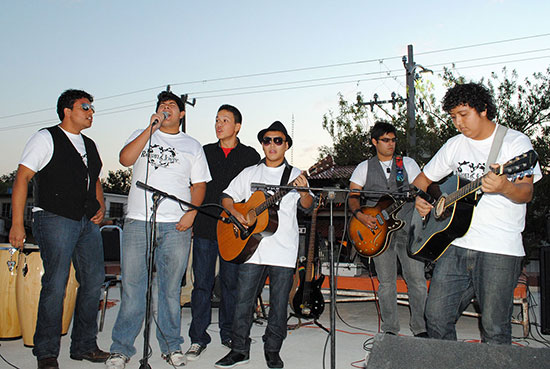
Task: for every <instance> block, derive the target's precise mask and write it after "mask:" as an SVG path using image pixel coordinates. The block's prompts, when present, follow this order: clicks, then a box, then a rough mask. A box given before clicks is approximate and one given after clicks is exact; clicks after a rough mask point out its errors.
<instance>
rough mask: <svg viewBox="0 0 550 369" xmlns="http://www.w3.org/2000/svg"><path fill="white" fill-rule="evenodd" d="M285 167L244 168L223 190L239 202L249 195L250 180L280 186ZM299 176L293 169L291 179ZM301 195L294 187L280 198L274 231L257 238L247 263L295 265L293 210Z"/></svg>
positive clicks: (296, 242) (296, 224) (295, 235)
mask: <svg viewBox="0 0 550 369" xmlns="http://www.w3.org/2000/svg"><path fill="white" fill-rule="evenodd" d="M284 169H285V166H284V165H281V166H279V167H277V168H272V167H268V166H266V165H265V164H264V163H262V164H259V165H253V166H251V167H247V168H245V169H243V170H242V171H241V173H239V174H238V175H237V176H236V177H235V178H233V180H232V181H231V183H230V184H229V186H228V187H227V188H226V189H225V190H224V191H223V192H224V193H225V194H227V195H229V196H231V198H232V199H233V201H235V202H241V201H243V200H248V199H249V198H250V196H252V190H251V188H250V184H251V183H252V182H256V183H264V184H271V185H279V184H280V183H281V177H282V175H283V171H284ZM299 175H300V170H299V169H297V168H292V173H291V174H290V181H292V180H294V179H295V178H296V177H298V176H299ZM299 199H300V194H299V193H298V192H297V191H296V190H292V191H290V192H289V193H287V194H286V195H285V196H283V198H282V199H281V202H280V204H279V210H278V212H277V215H278V218H279V223H278V227H277V230H276V231H275V233H273V234H272V235H271V236H269V237H265V238H263V239H262V240H261V241H260V244H259V245H258V248H257V249H256V251H255V252H254V254H252V256H251V257H250V259H248V260H247V261H246V262H247V263H251V264H262V265H274V266H282V267H288V268H294V266H295V265H296V256H297V255H298V221H297V219H296V210H297V208H298V200H299Z"/></svg>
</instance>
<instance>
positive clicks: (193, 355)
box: [185, 343, 206, 361]
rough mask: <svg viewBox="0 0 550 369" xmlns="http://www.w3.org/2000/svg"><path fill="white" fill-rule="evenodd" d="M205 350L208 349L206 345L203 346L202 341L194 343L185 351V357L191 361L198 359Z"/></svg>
mask: <svg viewBox="0 0 550 369" xmlns="http://www.w3.org/2000/svg"><path fill="white" fill-rule="evenodd" d="M204 350H206V346H203V345H201V344H200V343H192V344H191V347H189V350H187V352H186V353H185V357H187V360H189V361H195V360H198V359H199V357H200V356H201V354H202V352H203V351H204Z"/></svg>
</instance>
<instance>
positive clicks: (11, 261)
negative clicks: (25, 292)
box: [0, 243, 21, 340]
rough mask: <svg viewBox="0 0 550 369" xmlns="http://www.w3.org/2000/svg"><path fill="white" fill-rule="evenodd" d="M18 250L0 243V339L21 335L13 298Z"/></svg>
mask: <svg viewBox="0 0 550 369" xmlns="http://www.w3.org/2000/svg"><path fill="white" fill-rule="evenodd" d="M18 252H19V251H17V249H16V248H13V247H11V246H10V244H7V243H3V244H0V339H2V340H9V339H17V338H20V337H21V326H20V325H19V315H18V314H17V300H16V298H15V285H16V280H17V279H16V276H17V269H16V266H17V253H18Z"/></svg>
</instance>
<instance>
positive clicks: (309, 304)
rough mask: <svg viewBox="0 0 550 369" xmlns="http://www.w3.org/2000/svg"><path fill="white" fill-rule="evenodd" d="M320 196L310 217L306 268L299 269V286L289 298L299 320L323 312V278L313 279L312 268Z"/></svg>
mask: <svg viewBox="0 0 550 369" xmlns="http://www.w3.org/2000/svg"><path fill="white" fill-rule="evenodd" d="M322 200H323V198H322V195H321V198H319V204H318V205H317V207H316V208H315V209H314V210H313V214H312V215H311V228H310V232H309V246H308V252H307V257H306V260H307V262H306V268H305V271H304V268H303V267H301V268H300V267H299V268H298V271H297V273H298V274H299V278H300V284H299V287H298V289H297V290H296V291H295V293H294V294H292V293H291V296H290V302H291V304H290V306H291V308H292V311H294V314H295V315H296V316H298V317H299V318H304V319H314V320H315V319H318V318H319V317H320V316H321V314H323V311H324V310H325V299H324V298H323V294H322V293H321V285H322V284H323V280H324V279H325V276H324V275H322V274H319V277H318V278H317V279H315V270H314V268H313V259H314V257H315V234H316V232H317V230H316V228H317V212H318V211H319V208H320V207H321V203H322Z"/></svg>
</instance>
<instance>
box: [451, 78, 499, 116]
mask: <svg viewBox="0 0 550 369" xmlns="http://www.w3.org/2000/svg"><path fill="white" fill-rule="evenodd" d="M459 105H468V106H469V107H471V108H474V109H475V110H476V111H477V112H478V113H481V112H483V111H485V110H487V119H489V120H493V119H494V118H495V116H496V112H497V108H496V106H495V102H494V99H493V95H492V94H491V92H490V91H489V90H488V89H487V88H486V87H485V86H483V85H482V84H480V83H464V84H456V85H455V86H454V87H451V88H450V89H449V90H448V91H447V93H446V94H445V97H443V110H445V111H446V112H447V113H449V112H450V111H451V110H452V109H454V108H456V107H457V106H459Z"/></svg>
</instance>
